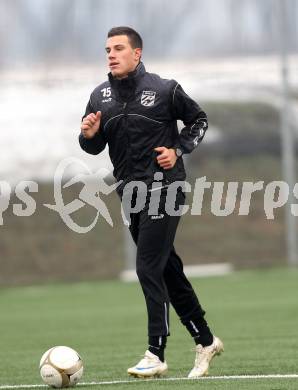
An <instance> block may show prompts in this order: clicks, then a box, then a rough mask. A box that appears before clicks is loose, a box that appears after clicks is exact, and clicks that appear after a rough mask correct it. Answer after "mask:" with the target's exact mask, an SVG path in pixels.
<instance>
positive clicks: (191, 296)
mask: <svg viewBox="0 0 298 390" xmlns="http://www.w3.org/2000/svg"><path fill="white" fill-rule="evenodd" d="M165 199H166V192H163V193H162V197H161V202H160V206H159V210H158V215H156V216H152V215H148V202H146V206H145V207H144V209H143V210H142V211H140V212H138V213H135V214H134V213H132V214H130V216H131V224H130V227H129V229H130V232H131V235H132V237H133V240H134V241H135V243H136V245H137V258H136V271H137V275H138V278H139V281H140V284H141V286H142V289H143V292H144V296H145V300H146V305H147V312H148V334H149V336H163V335H165V336H166V335H169V334H170V333H169V303H171V304H172V306H173V307H174V309H175V310H176V312H177V314H178V316H179V317H180V320H181V322H182V323H183V324H184V325H186V323H187V322H189V321H191V320H195V319H200V318H202V317H203V316H204V314H205V312H204V310H203V309H202V307H201V306H200V303H199V301H198V298H197V296H196V294H195V292H194V290H193V288H192V286H191V284H190V282H189V281H188V279H187V278H186V276H185V274H184V272H183V265H182V261H181V259H180V257H179V256H178V255H177V253H176V252H175V249H174V246H173V243H174V239H175V234H176V230H177V226H178V223H179V219H180V217H179V216H170V215H168V214H167V213H166V211H165ZM184 201H185V195H184V193H183V192H181V191H178V193H177V196H176V207H177V208H178V207H179V206H181V205H183V204H184Z"/></svg>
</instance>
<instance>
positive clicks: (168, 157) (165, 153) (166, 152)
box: [154, 146, 177, 169]
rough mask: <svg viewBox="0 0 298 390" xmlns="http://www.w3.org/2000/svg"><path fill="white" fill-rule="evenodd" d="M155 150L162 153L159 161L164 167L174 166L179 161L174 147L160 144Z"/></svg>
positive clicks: (158, 158)
mask: <svg viewBox="0 0 298 390" xmlns="http://www.w3.org/2000/svg"><path fill="white" fill-rule="evenodd" d="M154 150H155V151H156V152H158V153H160V154H159V155H158V157H157V163H158V164H159V165H160V166H161V167H162V168H163V169H171V168H173V166H174V165H175V164H176V161H177V156H176V153H175V150H174V149H168V148H166V147H165V146H160V147H158V148H155V149H154Z"/></svg>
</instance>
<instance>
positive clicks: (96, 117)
mask: <svg viewBox="0 0 298 390" xmlns="http://www.w3.org/2000/svg"><path fill="white" fill-rule="evenodd" d="M100 119H101V111H97V113H96V114H93V113H91V114H89V115H87V116H86V117H85V118H84V119H83V121H82V124H81V132H82V134H83V136H84V137H85V138H88V139H90V138H93V137H94V136H95V134H96V133H97V132H98V129H99V126H100Z"/></svg>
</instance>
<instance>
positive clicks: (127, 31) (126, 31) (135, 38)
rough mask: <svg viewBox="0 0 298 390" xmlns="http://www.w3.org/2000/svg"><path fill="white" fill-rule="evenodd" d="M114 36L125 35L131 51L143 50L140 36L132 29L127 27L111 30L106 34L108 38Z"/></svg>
mask: <svg viewBox="0 0 298 390" xmlns="http://www.w3.org/2000/svg"><path fill="white" fill-rule="evenodd" d="M116 35H126V36H127V37H128V40H129V43H130V45H131V47H132V48H133V49H136V48H141V49H143V40H142V38H141V36H140V34H139V33H138V32H136V31H135V30H134V29H133V28H131V27H127V26H120V27H113V28H111V30H110V31H109V32H108V38H111V37H114V36H116Z"/></svg>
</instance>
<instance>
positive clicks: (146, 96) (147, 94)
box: [141, 91, 156, 107]
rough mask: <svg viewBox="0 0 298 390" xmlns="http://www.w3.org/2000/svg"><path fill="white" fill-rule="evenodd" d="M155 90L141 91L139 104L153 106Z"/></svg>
mask: <svg viewBox="0 0 298 390" xmlns="http://www.w3.org/2000/svg"><path fill="white" fill-rule="evenodd" d="M155 95H156V92H154V91H143V93H142V97H141V104H142V105H143V106H146V107H150V106H153V104H154V102H155Z"/></svg>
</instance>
